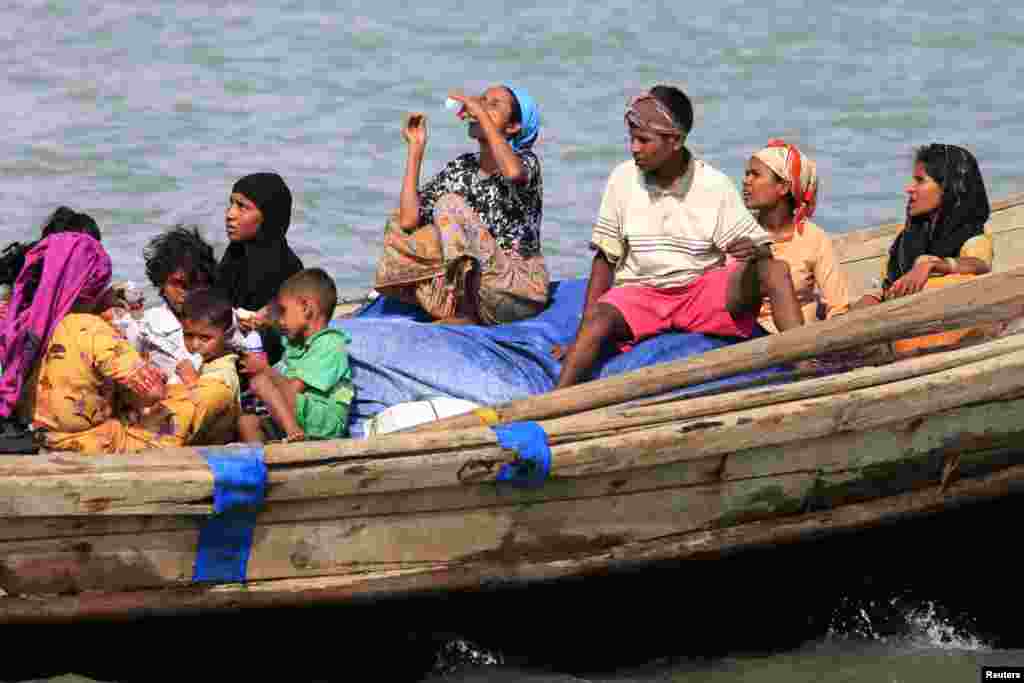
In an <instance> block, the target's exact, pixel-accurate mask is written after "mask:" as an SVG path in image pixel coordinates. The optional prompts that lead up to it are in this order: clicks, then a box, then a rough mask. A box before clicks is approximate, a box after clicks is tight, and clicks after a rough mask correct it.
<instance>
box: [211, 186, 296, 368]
mask: <svg viewBox="0 0 1024 683" xmlns="http://www.w3.org/2000/svg"><path fill="white" fill-rule="evenodd" d="M291 217H292V193H291V191H290V190H289V189H288V186H287V185H285V182H284V179H282V178H281V176H279V175H278V174H276V173H253V174H252V175H247V176H245V177H244V178H242V179H241V180H239V181H238V182H237V183H235V186H234V187H233V188H231V198H230V200H229V204H228V210H227V214H226V215H225V218H224V223H225V228H226V230H227V235H228V240H230V243H229V244H228V248H227V250H226V251H225V252H224V257H223V258H222V259H221V261H220V265H218V266H217V286H218V287H219V288H220V289H223V290H224V291H225V292H226V293H227V295H228V298H229V299H230V300H231V305H232V306H234V307H235V308H242V309H246V310H249V311H260V310H261V309H263V308H265V307H266V306H267V304H269V303H271V302H272V301H273V300H274V297H275V296H276V295H277V290H278V289H279V288H280V287H281V285H282V284H283V283H284V281H285V280H287V279H288V278H289V277H291V276H292V275H294V274H295V273H297V272H299V271H300V270H302V261H300V260H299V257H298V256H296V255H295V252H293V251H292V249H291V247H289V246H288V240H287V239H286V237H285V234H286V233H287V232H288V226H289V224H290V223H291ZM264 317H265V316H264ZM261 336H262V337H263V348H264V350H265V351H266V352H267V355H268V356H269V360H270V362H271V363H275V362H277V360H279V359H280V357H281V353H282V351H283V348H282V345H281V340H280V337H279V335H277V334H274V333H270V334H265V333H262V332H261Z"/></svg>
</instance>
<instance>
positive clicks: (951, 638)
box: [906, 600, 992, 652]
mask: <svg viewBox="0 0 1024 683" xmlns="http://www.w3.org/2000/svg"><path fill="white" fill-rule="evenodd" d="M906 620H907V625H908V626H909V627H910V634H909V638H908V640H909V643H910V644H911V645H914V646H916V647H923V648H938V649H941V650H969V651H972V652H989V651H991V650H992V646H991V645H989V644H987V643H985V642H984V641H983V640H982V639H981V638H979V637H978V636H976V635H974V634H972V633H967V632H965V631H964V630H963V629H960V628H957V627H956V626H954V625H953V624H950V623H949V622H948V621H946V620H944V619H942V618H941V617H940V616H939V615H938V614H937V613H936V608H935V602H934V601H931V600H929V601H928V602H926V603H924V605H922V606H921V607H919V608H918V609H916V610H912V611H910V612H908V613H907V614H906Z"/></svg>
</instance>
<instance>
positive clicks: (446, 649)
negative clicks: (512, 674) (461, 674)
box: [433, 638, 505, 674]
mask: <svg viewBox="0 0 1024 683" xmlns="http://www.w3.org/2000/svg"><path fill="white" fill-rule="evenodd" d="M504 663H505V658H504V657H503V656H502V655H501V653H500V652H493V651H491V650H487V649H485V648H483V647H480V646H479V645H477V644H476V643H472V642H470V641H468V640H466V639H465V638H454V639H452V640H449V641H448V642H446V643H445V644H444V645H442V646H441V647H440V648H439V649H438V651H437V655H436V656H435V658H434V669H433V673H435V674H450V673H453V672H455V671H460V670H463V669H466V668H476V667H485V666H501V665H502V664H504Z"/></svg>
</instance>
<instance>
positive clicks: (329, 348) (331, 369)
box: [284, 327, 355, 439]
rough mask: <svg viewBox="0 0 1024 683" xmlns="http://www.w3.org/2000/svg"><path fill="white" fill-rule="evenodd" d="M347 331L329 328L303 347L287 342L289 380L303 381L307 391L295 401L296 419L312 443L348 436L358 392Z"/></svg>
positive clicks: (286, 359)
mask: <svg viewBox="0 0 1024 683" xmlns="http://www.w3.org/2000/svg"><path fill="white" fill-rule="evenodd" d="M349 341H351V338H350V337H349V336H348V333H347V332H345V331H344V330H339V329H335V328H333V327H328V328H325V329H323V330H320V331H319V332H317V333H316V334H314V335H313V336H312V337H309V338H308V339H306V340H305V341H304V342H303V343H302V344H292V343H291V342H290V341H289V340H288V339H285V341H284V362H285V372H284V375H285V377H288V378H289V379H300V380H302V383H303V384H305V385H306V389H305V391H303V392H302V393H300V394H299V395H298V396H297V397H296V400H295V418H296V420H297V421H298V423H299V426H300V427H302V431H304V432H305V433H306V438H309V439H334V438H338V437H342V436H345V435H346V434H347V433H348V410H349V404H351V403H352V397H353V396H354V393H355V390H354V388H353V386H352V368H350V367H349V364H348V351H347V350H346V349H347V348H348V343H349Z"/></svg>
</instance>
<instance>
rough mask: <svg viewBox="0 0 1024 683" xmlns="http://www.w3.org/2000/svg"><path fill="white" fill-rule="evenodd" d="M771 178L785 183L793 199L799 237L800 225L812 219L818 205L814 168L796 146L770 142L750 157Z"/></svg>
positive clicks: (773, 140) (775, 141) (810, 161)
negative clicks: (769, 172)
mask: <svg viewBox="0 0 1024 683" xmlns="http://www.w3.org/2000/svg"><path fill="white" fill-rule="evenodd" d="M754 157H755V158H757V159H759V160H761V161H762V162H764V164H765V165H766V166H768V168H770V169H772V171H774V173H775V175H777V176H779V177H780V178H782V179H783V180H785V181H787V182H788V183H789V187H790V192H791V194H792V195H793V206H794V210H793V225H795V226H796V229H797V231H798V232H800V234H803V231H804V230H803V224H804V221H806V220H807V219H808V218H810V217H811V216H813V215H814V209H815V208H817V205H818V167H817V164H815V163H814V161H812V160H811V159H810V158H809V157H807V156H805V155H804V154H803V153H802V152H800V150H799V149H797V147H796V145H791V144H789V143H787V142H784V141H782V140H779V139H777V138H773V139H771V140H769V141H768V146H767V147H765V148H763V149H762V150H760V151H759V152H757V153H756V154H754Z"/></svg>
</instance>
